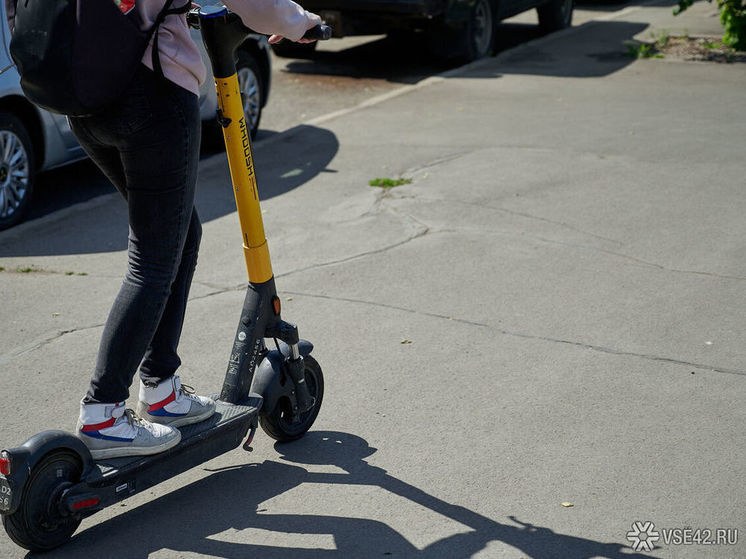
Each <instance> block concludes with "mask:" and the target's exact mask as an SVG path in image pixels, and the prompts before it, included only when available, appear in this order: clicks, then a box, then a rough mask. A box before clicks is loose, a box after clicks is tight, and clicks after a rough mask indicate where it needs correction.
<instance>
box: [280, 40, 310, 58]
mask: <svg viewBox="0 0 746 559" xmlns="http://www.w3.org/2000/svg"><path fill="white" fill-rule="evenodd" d="M317 43H318V41H314V42H313V43H294V42H293V41H289V40H287V39H283V40H282V41H280V42H279V43H275V44H273V45H272V50H273V51H274V53H275V54H276V55H277V56H281V57H283V58H312V57H313V54H314V52H316V45H317Z"/></svg>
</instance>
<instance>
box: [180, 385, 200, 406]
mask: <svg viewBox="0 0 746 559" xmlns="http://www.w3.org/2000/svg"><path fill="white" fill-rule="evenodd" d="M179 392H180V393H181V394H183V395H184V397H185V398H189V399H190V400H194V401H196V402H199V398H197V397H196V396H195V395H194V394H195V393H196V392H197V391H196V390H195V389H194V388H192V387H191V386H189V385H188V384H181V383H179Z"/></svg>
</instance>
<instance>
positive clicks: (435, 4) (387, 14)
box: [273, 0, 574, 60]
mask: <svg viewBox="0 0 746 559" xmlns="http://www.w3.org/2000/svg"><path fill="white" fill-rule="evenodd" d="M298 1H299V3H300V4H301V5H302V6H303V7H304V8H306V9H307V10H309V11H312V12H315V13H317V14H319V15H320V16H321V17H322V18H323V19H324V20H325V21H326V23H327V25H329V26H331V28H332V29H333V30H334V36H335V37H344V36H348V35H377V34H383V33H386V34H389V35H396V34H403V33H411V32H413V31H415V32H423V33H424V37H425V39H426V40H427V41H428V44H429V47H430V49H431V50H432V51H433V53H434V54H437V55H439V56H442V57H448V58H451V57H458V58H462V59H465V60H474V59H477V58H481V57H483V56H486V55H487V54H489V53H490V51H491V49H492V43H493V40H494V37H495V31H496V26H497V24H498V23H499V22H500V21H501V20H503V19H506V18H509V17H512V16H514V15H517V14H519V13H521V12H525V11H526V10H530V9H532V8H536V10H537V12H538V15H539V25H540V26H541V28H542V30H544V31H546V32H550V31H556V30H558V29H562V28H565V27H569V26H570V24H571V22H572V12H573V7H574V0H298ZM315 47H316V43H309V44H295V43H290V42H288V41H282V42H281V43H279V44H277V45H273V49H274V51H275V53H276V54H278V55H279V56H303V55H307V54H309V53H311V52H312V51H313V49H314V48H315Z"/></svg>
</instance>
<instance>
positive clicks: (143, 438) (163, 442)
mask: <svg viewBox="0 0 746 559" xmlns="http://www.w3.org/2000/svg"><path fill="white" fill-rule="evenodd" d="M76 435H77V436H78V438H79V439H80V440H82V441H83V443H84V444H85V445H86V446H87V447H88V449H89V450H90V451H91V456H92V457H93V459H94V460H101V459H104V458H118V457H121V456H144V455H148V454H157V453H159V452H163V451H164V450H168V449H169V448H171V447H173V446H176V445H177V444H179V441H181V433H180V432H179V430H178V429H174V428H172V427H169V426H167V425H154V424H153V423H150V422H148V421H145V420H143V419H140V418H139V417H137V416H136V415H135V412H133V411H132V410H125V408H124V402H119V403H118V404H84V403H83V402H81V403H80V417H79V419H78V428H77V430H76Z"/></svg>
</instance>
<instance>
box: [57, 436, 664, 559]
mask: <svg viewBox="0 0 746 559" xmlns="http://www.w3.org/2000/svg"><path fill="white" fill-rule="evenodd" d="M276 448H277V450H278V451H279V452H280V453H282V458H283V459H284V460H286V461H288V462H294V463H296V464H298V463H302V464H306V465H311V464H312V465H333V466H336V467H337V468H339V469H341V470H342V471H343V472H340V473H317V472H311V471H308V470H307V469H305V468H303V467H301V466H298V465H293V464H288V463H283V462H274V461H269V460H268V461H265V462H263V463H261V464H247V465H244V466H237V467H233V468H226V469H221V470H216V471H214V473H212V474H211V475H209V476H208V477H206V478H204V479H202V480H199V481H196V482H194V483H192V484H190V485H188V486H185V487H183V488H181V489H179V490H177V491H175V492H173V493H170V494H168V495H166V496H164V497H161V498H158V499H155V500H154V501H151V502H149V503H147V504H145V505H142V506H140V507H137V508H136V509H133V510H130V511H128V512H126V513H124V514H121V515H119V516H117V517H115V518H112V519H110V520H107V521H105V522H102V523H101V524H97V525H95V526H93V527H91V528H89V529H88V530H85V531H83V532H81V533H80V534H78V535H76V536H75V537H74V538H73V539H72V541H71V542H70V543H69V544H67V545H66V546H65V547H63V548H61V549H60V550H59V552H58V554H55V557H83V556H85V557H89V556H95V557H99V558H104V557H109V556H111V557H115V556H116V557H121V556H122V554H124V556H126V557H128V558H129V559H134V558H140V557H148V556H149V555H150V554H153V553H156V552H157V551H159V550H163V549H168V550H174V551H176V552H184V553H190V554H204V555H207V556H211V557H225V558H229V559H234V558H235V559H238V558H245V557H261V558H263V559H264V558H270V559H271V558H275V557H276V558H278V559H279V558H283V559H287V558H292V557H297V558H304V559H306V558H311V559H313V558H324V559H326V558H332V557H340V558H342V557H344V558H348V559H349V558H367V557H414V558H432V559H442V558H445V557H447V558H465V557H471V556H473V555H474V554H476V553H477V552H479V551H480V550H482V549H484V548H485V547H486V546H487V544H489V543H490V542H493V541H498V542H504V543H505V544H508V545H510V546H512V547H515V548H517V549H520V550H521V551H522V552H523V553H524V554H525V555H526V556H528V557H531V558H542V559H544V558H547V559H548V558H557V557H562V558H564V559H590V558H592V557H599V558H610V559H616V558H619V559H622V558H625V559H629V558H632V559H643V558H648V559H652V558H651V556H648V555H642V554H639V553H628V552H627V551H631V550H630V549H629V548H628V547H626V546H624V545H622V544H619V543H604V542H598V541H594V540H590V539H586V538H578V537H575V536H569V535H565V534H560V533H556V532H554V531H553V530H551V529H549V528H546V527H542V526H535V525H533V524H530V523H528V522H524V521H521V520H518V519H516V518H515V517H509V519H510V521H511V522H512V523H502V522H497V521H495V520H493V519H491V518H487V517H485V516H482V515H480V514H478V513H476V512H473V511H471V510H469V509H467V508H465V507H462V506H459V505H455V504H451V503H447V502H445V501H443V500H441V499H439V498H437V497H435V496H433V495H430V494H428V493H426V492H424V491H422V490H421V489H418V488H417V487H414V486H412V485H410V484H408V483H405V482H403V481H401V480H399V479H396V478H394V477H392V476H390V475H388V473H387V472H386V471H385V470H383V469H381V468H377V467H375V466H371V465H370V464H368V463H367V462H366V461H365V458H367V457H368V456H370V455H371V454H373V453H374V452H375V451H376V449H375V448H371V447H370V446H369V445H368V444H367V442H366V441H365V440H363V439H362V438H360V437H357V436H355V435H350V434H346V433H337V432H328V431H315V432H310V433H308V434H307V435H306V436H305V437H304V438H303V439H302V440H300V441H298V442H295V443H292V444H277V445H276ZM208 471H209V470H208ZM302 483H314V484H330V485H332V484H344V485H366V486H375V487H379V488H381V489H384V490H386V491H389V492H391V493H392V494H394V495H396V496H398V497H401V498H403V499H407V500H409V501H411V502H412V503H416V504H417V505H419V506H422V507H425V508H427V509H429V510H430V511H433V512H435V513H438V514H440V515H443V516H445V517H447V518H449V519H451V520H454V521H456V522H459V523H461V524H463V525H465V526H467V527H468V528H470V530H469V531H467V532H465V533H458V534H454V535H451V536H448V537H445V538H442V539H440V540H438V541H436V542H434V543H432V544H430V545H428V546H427V547H425V548H424V549H419V548H417V547H415V545H413V544H412V543H411V542H410V541H408V540H407V539H406V538H405V537H404V536H402V535H401V534H400V533H398V532H397V531H395V530H394V529H393V528H391V527H390V526H388V525H387V524H385V523H383V522H378V521H375V520H370V519H365V518H353V517H348V516H322V515H308V514H269V513H267V512H265V511H264V510H263V509H261V508H260V505H261V503H263V502H265V501H268V500H270V499H272V498H274V497H277V496H278V495H281V494H282V493H285V492H286V491H289V490H291V489H293V488H295V487H297V486H299V485H300V484H302ZM94 518H95V517H94ZM249 528H252V529H258V530H264V531H268V532H275V533H293V534H311V535H326V536H331V538H333V541H334V549H326V548H325V549H314V548H308V547H304V548H299V547H295V548H291V547H277V546H272V545H264V544H261V543H256V544H247V543H235V542H226V541H221V540H218V539H213V538H214V536H215V535H217V534H222V533H223V532H226V531H229V530H235V531H239V530H245V529H249ZM106 550H111V552H110V553H109V554H108V555H107V552H106Z"/></svg>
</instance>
